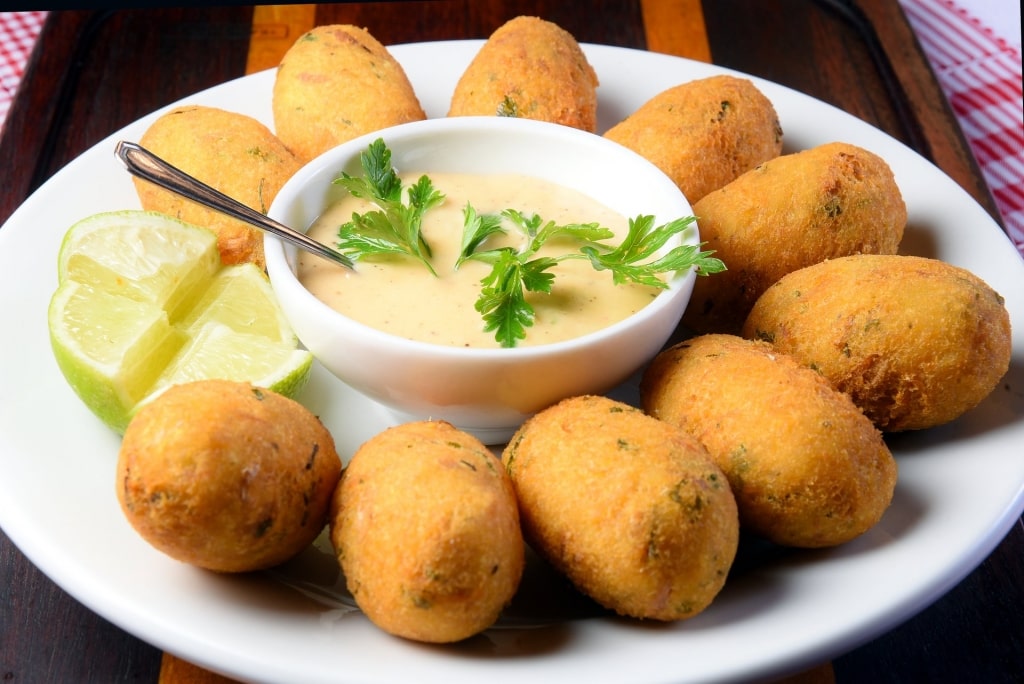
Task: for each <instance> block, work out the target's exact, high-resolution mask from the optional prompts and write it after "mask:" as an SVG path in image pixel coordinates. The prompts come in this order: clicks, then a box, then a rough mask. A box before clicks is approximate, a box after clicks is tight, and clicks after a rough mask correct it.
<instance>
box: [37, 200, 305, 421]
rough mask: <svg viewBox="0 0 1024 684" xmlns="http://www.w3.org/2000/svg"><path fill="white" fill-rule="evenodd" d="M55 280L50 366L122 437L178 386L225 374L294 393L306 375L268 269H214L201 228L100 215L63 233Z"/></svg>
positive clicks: (210, 240) (136, 215)
mask: <svg viewBox="0 0 1024 684" xmlns="http://www.w3.org/2000/svg"><path fill="white" fill-rule="evenodd" d="M211 250H212V251H211ZM211 254H212V255H213V260H211ZM58 277H59V285H58V288H57V290H56V291H55V292H54V294H53V296H52V298H51V300H50V307H49V311H48V325H49V329H50V342H51V346H52V348H53V352H54V357H55V359H56V361H57V365H58V367H59V368H60V370H61V372H62V373H63V374H64V377H65V378H66V379H67V381H68V383H69V384H70V385H71V387H72V389H73V390H74V391H75V393H76V394H77V395H78V397H79V398H80V399H81V400H82V401H83V402H84V403H85V405H86V406H88V407H89V408H90V409H91V410H92V411H93V413H95V414H96V415H97V416H98V417H99V418H100V419H101V420H102V421H103V422H104V423H106V424H107V425H108V426H110V427H111V428H112V429H113V430H115V431H116V432H118V433H121V434H123V433H124V430H125V429H126V428H127V426H128V423H129V422H130V420H131V418H132V416H133V415H134V414H135V412H136V411H137V410H138V408H139V407H140V406H142V405H144V404H146V403H148V402H149V401H151V400H152V399H153V398H154V397H155V396H157V395H159V394H160V393H162V392H163V391H164V390H165V389H166V388H167V387H170V386H172V385H174V384H178V383H182V382H189V381H191V380H199V379H205V378H221V379H230V380H238V381H248V382H251V383H252V384H254V385H257V386H260V387H264V388H267V389H270V390H272V391H275V392H278V393H280V394H283V395H285V396H289V397H293V396H295V395H296V394H297V393H298V392H299V391H300V390H301V389H302V388H303V387H304V386H305V384H306V382H307V381H308V379H309V375H310V373H311V371H312V365H313V364H312V362H313V357H312V355H311V354H310V353H309V352H308V351H306V350H304V349H301V348H300V347H299V343H298V340H297V338H296V336H295V334H294V332H293V331H292V329H291V327H290V325H289V324H288V322H287V319H286V318H285V317H284V313H283V312H282V311H281V308H280V306H279V305H278V303H277V299H276V296H275V295H274V292H273V289H272V287H271V286H270V282H269V280H268V279H267V277H266V274H265V273H264V272H263V271H262V270H261V269H259V268H258V267H257V266H255V265H253V264H240V265H230V266H223V265H221V263H220V257H219V253H218V252H217V249H216V236H215V235H214V234H213V232H212V231H209V230H207V229H205V228H199V227H196V226H191V225H189V224H185V223H182V222H181V221H178V220H176V219H173V218H171V217H169V216H164V215H162V214H157V213H155V212H147V211H137V210H136V211H132V210H126V211H120V212H108V213H105V214H98V215H95V216H92V217H89V218H86V219H83V220H82V221H80V222H78V223H76V224H75V225H74V226H72V228H71V229H69V231H68V233H67V234H66V235H65V237H64V240H63V241H62V243H61V248H60V253H59V256H58Z"/></svg>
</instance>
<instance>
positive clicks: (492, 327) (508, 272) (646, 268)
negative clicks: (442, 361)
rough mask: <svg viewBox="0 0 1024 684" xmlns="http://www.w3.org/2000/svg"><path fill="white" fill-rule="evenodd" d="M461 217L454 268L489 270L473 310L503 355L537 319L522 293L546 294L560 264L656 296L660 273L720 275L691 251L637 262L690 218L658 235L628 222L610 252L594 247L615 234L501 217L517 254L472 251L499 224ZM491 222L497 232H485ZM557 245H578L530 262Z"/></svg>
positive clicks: (649, 219)
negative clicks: (518, 241) (572, 263)
mask: <svg viewBox="0 0 1024 684" xmlns="http://www.w3.org/2000/svg"><path fill="white" fill-rule="evenodd" d="M464 215H465V217H466V221H465V228H464V233H463V241H462V244H463V250H462V253H461V254H460V255H459V261H458V263H459V264H461V263H463V262H465V261H468V260H471V259H472V260H477V261H483V262H486V263H488V264H490V265H491V272H490V273H488V274H487V275H486V276H484V278H483V279H482V280H481V281H480V283H481V285H482V286H483V287H482V289H481V291H480V296H479V297H478V298H477V301H476V304H475V307H476V310H477V311H478V312H480V314H481V315H482V316H483V320H484V330H485V331H486V332H494V334H495V339H496V340H497V341H498V343H499V344H500V345H501V346H503V347H514V346H516V344H517V343H518V342H519V341H520V340H523V339H525V338H526V329H527V328H528V327H530V326H532V325H533V322H534V319H535V317H536V312H535V310H534V308H533V306H531V305H530V303H529V301H527V299H526V293H527V292H544V293H549V294H550V292H551V288H552V285H553V283H554V280H555V274H553V273H551V269H552V268H554V267H555V266H556V265H557V264H558V263H560V262H562V261H566V260H569V259H589V260H590V263H591V265H592V266H593V267H594V268H595V269H596V270H598V271H604V270H608V271H611V273H612V280H613V282H615V283H616V284H620V285H621V284H624V283H638V284H640V285H647V286H649V287H655V288H658V289H665V288H667V287H668V283H666V282H665V281H664V280H662V279H661V278H659V277H658V276H659V274H662V273H671V272H676V271H681V270H685V269H687V268H694V269H696V271H697V273H698V274H699V275H708V274H710V273H717V272H719V271H722V270H724V269H725V265H724V264H723V263H722V262H721V261H720V260H719V259H716V258H714V257H712V256H711V252H710V251H701V250H700V248H699V246H697V245H679V246H677V247H674V248H673V249H671V250H669V252H668V253H667V254H665V255H664V256H661V257H659V258H657V259H655V260H654V261H646V262H645V261H644V260H645V259H649V258H650V257H652V256H654V255H655V254H656V253H657V252H658V251H659V250H660V249H662V247H664V246H665V245H666V244H667V243H668V241H669V240H670V239H671V238H672V237H673V236H674V235H677V234H679V233H681V232H683V231H684V230H686V228H687V227H688V226H690V225H691V224H692V223H693V222H694V221H695V220H696V219H695V218H694V217H692V216H691V217H687V218H682V219H676V220H674V221H670V222H669V223H666V224H664V225H661V226H657V227H655V226H654V217H653V216H638V217H637V218H635V219H630V221H629V230H628V232H627V234H626V237H625V238H624V239H623V240H622V242H621V243H620V244H619V245H618V246H617V247H615V248H612V247H609V246H607V245H605V244H602V243H601V241H602V240H607V239H610V238H613V237H615V234H614V233H613V232H612V231H611V230H609V229H608V228H605V227H603V226H601V225H599V224H597V223H571V224H566V225H557V224H556V223H555V222H554V221H548V222H547V223H544V222H543V220H542V219H541V218H540V217H539V216H537V215H536V214H533V215H532V216H529V217H527V216H526V215H524V214H523V213H521V212H519V211H515V210H512V209H508V210H505V211H504V212H502V213H501V214H500V217H504V218H506V219H508V220H509V222H510V223H511V224H512V225H513V226H514V227H515V228H517V229H518V230H519V231H520V232H521V233H522V234H523V236H524V238H525V239H524V246H523V247H521V248H518V249H517V248H515V247H499V248H496V249H491V250H483V251H474V250H475V249H476V248H477V247H478V246H479V245H481V244H482V243H483V241H484V240H485V239H486V237H489V236H490V235H492V234H494V233H497V232H501V231H502V228H501V223H500V220H498V218H500V217H498V218H494V217H495V215H489V216H491V217H492V218H491V219H490V221H484V220H483V219H477V216H478V215H477V214H476V212H475V211H473V209H472V207H467V209H466V211H465V212H464ZM471 217H472V220H471ZM495 222H497V226H498V227H494V226H493V225H492V224H493V223H495ZM556 238H568V239H570V240H571V241H573V242H575V243H577V244H578V245H579V247H578V250H577V251H570V252H565V253H562V254H559V255H557V256H537V252H538V251H539V250H540V248H541V247H542V246H544V244H545V243H547V242H548V241H549V240H553V239H556Z"/></svg>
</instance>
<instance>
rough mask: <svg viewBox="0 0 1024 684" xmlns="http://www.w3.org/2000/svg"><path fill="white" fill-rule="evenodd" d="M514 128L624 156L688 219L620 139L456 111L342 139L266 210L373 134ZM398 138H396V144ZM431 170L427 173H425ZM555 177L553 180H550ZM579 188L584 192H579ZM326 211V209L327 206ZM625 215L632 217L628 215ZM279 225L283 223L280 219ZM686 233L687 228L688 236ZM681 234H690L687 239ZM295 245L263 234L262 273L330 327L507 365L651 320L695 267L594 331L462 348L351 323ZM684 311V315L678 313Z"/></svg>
mask: <svg viewBox="0 0 1024 684" xmlns="http://www.w3.org/2000/svg"><path fill="white" fill-rule="evenodd" d="M509 130H514V131H516V132H518V133H519V134H521V135H530V134H534V135H542V136H545V137H548V138H552V139H554V138H557V139H564V140H568V141H569V142H570V143H571V144H572V145H599V146H602V147H605V148H606V149H607V151H608V153H609V154H610V155H614V158H616V159H621V160H626V161H628V162H629V163H630V164H633V165H635V166H636V167H638V168H639V169H642V170H644V171H645V173H646V174H649V175H650V176H651V178H652V182H655V183H659V184H661V185H662V187H663V188H664V190H665V192H666V193H667V194H669V195H672V196H673V199H676V200H680V201H681V202H682V206H683V207H685V208H686V209H688V212H686V213H683V214H682V215H681V216H673V217H671V218H668V219H666V220H674V219H675V218H686V217H689V216H693V215H694V213H693V208H692V205H691V204H690V202H689V200H688V199H687V198H686V197H685V195H684V194H683V192H682V191H681V190H680V189H679V187H678V186H677V185H676V184H675V182H673V181H672V179H671V178H669V176H668V175H667V174H665V172H664V171H662V170H661V169H660V168H658V167H657V166H656V165H655V164H654V163H652V162H651V161H649V160H648V159H647V158H646V157H643V156H642V155H640V154H639V153H637V152H635V151H633V150H631V149H630V148H628V147H626V146H624V145H621V144H620V143H618V142H615V141H612V140H609V139H607V138H605V137H603V136H601V135H598V134H596V133H590V132H587V131H584V130H581V129H577V128H572V127H570V126H565V125H562V124H556V123H551V122H546V121H538V120H533V119H522V118H512V117H498V116H460V117H443V118H431V119H422V120H418V121H412V122H408V123H402V124H397V125H395V126H390V127H387V128H382V129H380V130H377V131H373V132H371V133H366V134H363V135H360V136H358V137H356V138H352V139H350V140H347V141H345V142H342V143H340V144H338V145H336V146H334V147H332V148H330V149H328V150H325V151H324V152H322V153H321V154H319V155H317V156H316V157H314V158H313V159H311V160H310V161H308V162H306V163H305V164H303V165H302V167H301V168H300V169H299V170H298V171H296V172H295V173H294V174H292V176H291V177H290V178H289V179H288V180H287V181H286V182H285V184H284V185H283V186H282V187H281V188H280V189H279V190H278V192H277V194H276V195H275V197H274V200H273V201H272V202H271V205H270V208H269V210H268V212H267V215H268V216H269V217H270V218H272V219H275V220H277V221H282V216H281V215H282V214H283V213H285V204H286V203H288V204H291V203H293V202H295V201H296V200H297V199H298V198H299V197H300V196H301V194H302V191H303V189H304V187H305V186H306V185H307V184H308V183H309V182H311V181H312V180H314V179H315V177H316V176H320V175H322V174H324V173H325V171H326V170H327V169H330V174H329V175H330V177H331V178H332V179H333V178H336V177H337V176H338V173H339V172H340V169H342V168H344V167H345V166H347V165H349V164H351V162H352V160H353V159H355V158H358V155H359V154H360V152H362V151H363V150H365V149H366V147H367V146H368V145H369V144H370V143H371V142H373V141H374V140H376V139H378V138H382V139H383V140H384V141H385V142H386V143H387V145H388V147H389V148H390V149H395V145H398V144H405V143H408V144H415V143H416V141H417V139H422V138H423V137H425V136H433V135H438V134H448V135H453V134H454V135H457V134H459V133H469V132H495V133H499V132H500V133H505V134H507V133H508V132H509ZM393 141H397V142H393ZM424 173H427V174H428V175H429V173H430V171H429V170H427V171H424ZM552 182H556V181H552ZM581 192H585V191H583V190H581ZM324 209H326V207H325V208H324ZM627 218H630V219H631V218H632V217H631V216H627ZM282 222H283V221H282ZM292 228H294V229H295V230H298V231H300V232H303V233H304V232H306V231H307V230H308V229H309V226H308V225H306V226H292ZM687 231H688V233H686V234H683V233H681V234H680V236H679V238H678V239H679V241H680V242H679V244H689V243H691V242H692V243H693V244H697V245H699V244H700V233H699V225H698V222H697V221H694V222H693V223H692V224H691V226H690V227H688V228H687ZM689 231H692V233H690V232H689ZM684 235H687V237H686V238H685V239H684V237H683V236H684ZM670 244H672V243H670ZM297 251H298V248H297V247H295V246H293V245H290V244H288V243H286V242H284V241H283V240H280V239H279V238H277V237H275V236H273V235H270V234H267V235H265V236H264V255H265V259H266V265H267V273H268V276H269V278H270V281H271V285H272V287H274V289H275V291H276V290H277V289H278V287H287V288H289V289H292V290H295V291H297V294H298V296H299V297H300V298H301V300H302V301H303V303H304V304H305V305H306V306H311V307H314V308H317V309H319V310H320V311H321V312H322V314H321V315H322V316H324V317H333V319H334V320H335V323H334V324H332V326H335V325H337V326H341V327H342V328H350V329H354V330H355V331H356V332H358V334H360V335H361V336H364V337H365V338H366V339H367V340H368V341H370V343H372V344H378V345H379V344H387V345H388V346H400V347H401V348H402V349H405V350H407V351H409V352H410V353H417V354H421V355H422V354H430V355H433V356H435V357H438V358H447V357H458V358H462V359H467V360H470V359H472V360H488V359H495V360H501V361H505V362H509V361H512V360H526V359H530V358H533V357H540V356H548V355H553V354H559V353H565V352H571V351H573V350H575V349H580V348H584V347H588V346H590V345H591V344H595V343H598V342H600V341H602V340H603V339H606V338H607V339H612V338H615V337H617V336H618V335H619V334H621V333H623V332H625V331H626V330H628V329H631V328H633V327H634V326H637V325H642V324H643V323H644V322H645V321H648V320H649V319H654V318H656V317H657V316H658V315H659V314H661V313H662V311H663V310H664V309H665V308H667V307H671V306H672V304H673V303H674V302H675V301H676V299H677V298H678V297H681V296H686V297H689V295H690V294H691V292H692V288H691V287H688V281H692V280H694V279H695V278H696V272H695V271H694V269H692V268H691V269H688V270H687V271H685V272H677V273H675V274H674V275H673V276H672V277H671V278H669V279H668V280H667V281H666V282H667V283H668V285H669V287H668V288H666V289H664V290H662V291H660V292H659V293H658V294H657V295H656V296H655V297H654V298H653V299H652V300H651V301H650V302H649V303H648V304H646V305H645V306H643V307H642V308H641V309H639V310H638V311H636V312H634V313H632V314H630V315H629V316H627V317H625V318H623V319H620V320H618V321H616V322H614V323H612V324H610V325H607V326H605V327H603V328H600V329H598V330H594V331H591V332H589V333H585V334H583V335H578V336H576V337H572V338H569V339H565V340H559V341H555V342H545V343H540V344H526V345H519V346H515V347H464V346H455V345H445V344H436V343H433V342H426V341H423V340H416V339H412V338H408V337H403V336H401V335H396V334H394V333H390V332H387V331H385V330H381V329H379V328H376V327H374V326H371V325H369V324H366V323H363V322H361V321H358V320H355V319H353V318H351V317H349V316H346V315H345V314H343V313H341V312H339V311H337V310H336V309H334V308H332V307H331V306H330V305H328V304H327V303H325V302H323V301H322V300H320V299H319V298H318V297H316V295H314V294H313V293H312V292H310V291H309V290H308V289H307V288H306V287H305V286H304V285H303V284H302V282H301V281H300V280H299V277H298V274H297V273H296V271H295V267H294V264H295V255H296V253H297ZM680 313H682V312H680Z"/></svg>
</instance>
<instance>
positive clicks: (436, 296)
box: [298, 172, 660, 348]
mask: <svg viewBox="0 0 1024 684" xmlns="http://www.w3.org/2000/svg"><path fill="white" fill-rule="evenodd" d="M420 175H422V174H420V173H416V174H402V181H403V188H404V187H408V186H409V185H411V184H413V183H414V182H415V181H416V179H417V178H419V176H420ZM427 175H428V176H429V177H430V179H431V181H432V182H433V185H434V187H435V188H436V189H437V190H438V191H440V192H442V193H444V195H445V200H444V202H443V203H442V204H440V205H439V206H436V207H434V208H432V209H430V210H429V211H427V213H426V214H425V215H424V219H423V226H422V233H423V236H424V238H425V239H426V241H427V243H428V244H429V245H430V247H431V250H432V253H433V257H432V260H431V263H432V265H433V268H434V270H435V271H436V272H437V277H434V276H433V275H432V274H431V273H430V271H429V270H427V268H426V266H424V264H423V263H421V262H419V261H417V260H415V259H413V258H406V257H387V258H382V257H373V258H372V259H361V260H359V261H357V262H356V270H355V271H352V270H350V269H346V268H343V267H341V266H338V265H335V264H332V263H330V262H329V261H327V260H325V259H322V258H319V257H316V256H313V255H310V254H306V253H305V252H300V253H299V267H298V276H299V280H300V282H302V283H303V285H305V286H306V287H307V288H308V289H309V290H310V292H312V293H313V294H314V295H315V296H316V297H317V298H318V299H320V300H321V301H323V302H325V303H326V304H328V305H329V306H331V307H332V308H334V309H335V310H337V311H340V312H341V313H343V314H345V315H346V316H348V317H350V318H352V319H353V320H356V321H359V322H361V323H363V324H365V325H369V326H371V327H374V328H377V329H379V330H383V331H386V332H389V333H391V334H393V335H399V336H402V337H406V338H409V339H413V340H419V341H422V342H429V343H433V344H440V345H449V346H459V347H479V348H497V347H500V345H499V344H498V342H497V341H496V340H495V339H494V333H493V331H492V332H484V329H483V328H484V323H483V319H482V317H481V315H480V313H479V312H478V311H477V310H476V309H475V308H474V304H475V302H476V299H477V297H478V296H479V294H480V289H481V285H480V279H481V278H483V277H484V276H486V275H487V274H488V273H489V272H490V269H491V267H490V265H488V264H484V263H481V262H478V261H468V262H464V263H463V264H462V265H461V266H460V267H459V270H457V271H456V270H454V264H455V261H456V259H457V258H458V255H459V249H460V245H461V239H462V230H463V214H462V211H463V208H464V207H465V205H466V203H467V202H468V203H470V204H472V206H473V208H474V209H476V211H477V213H479V214H484V213H491V212H495V213H496V212H501V211H503V210H505V209H516V210H518V211H521V212H522V213H524V214H525V215H527V216H529V215H532V214H534V213H536V214H538V215H539V216H540V217H541V218H542V219H543V220H544V222H545V223H546V222H548V221H554V222H555V223H557V224H559V225H562V224H568V223H590V222H598V223H600V224H601V225H602V226H604V227H606V228H609V229H611V230H612V231H614V232H615V234H616V238H612V239H610V240H606V241H604V242H605V243H607V244H609V245H614V244H617V243H618V241H619V240H621V238H622V237H623V236H625V234H626V231H627V228H628V221H627V219H626V218H625V217H623V216H621V215H620V214H617V213H615V212H613V211H612V210H611V209H609V208H607V207H605V206H604V205H602V204H601V203H599V202H597V201H596V200H594V199H592V198H590V197H587V196H586V195H584V194H582V193H579V192H577V191H575V190H572V189H569V188H566V187H563V186H559V185H557V184H554V183H550V182H548V181H544V180H541V179H537V178H532V177H526V176H518V175H475V174H453V173H435V172H429V173H428V174H427ZM404 192H405V190H404V189H403V198H404V196H405V195H404ZM374 209H375V207H374V205H372V204H371V203H369V202H367V201H365V200H362V199H359V198H356V197H352V196H346V197H345V198H344V199H342V200H341V201H339V202H337V203H336V204H334V205H332V206H330V207H329V208H328V209H327V210H326V211H325V212H324V213H323V214H322V215H321V216H320V217H319V218H318V219H317V220H316V221H315V222H314V223H313V225H312V226H311V227H310V229H309V235H310V237H312V238H314V239H316V240H319V241H320V242H322V243H324V244H326V245H330V246H335V245H337V242H338V228H339V226H341V225H342V224H344V223H346V222H348V221H349V220H351V218H352V214H353V213H354V212H355V213H366V212H368V211H372V210H374ZM521 242H522V238H521V237H520V235H519V234H518V233H517V232H516V231H515V230H510V231H509V233H508V234H507V235H503V236H501V235H499V236H495V237H491V238H489V239H488V241H487V242H486V243H485V244H484V245H483V248H485V249H486V248H492V247H495V246H503V245H517V246H518V245H519V244H520V243H521ZM577 249H578V246H577V245H575V244H567V243H566V242H564V241H562V242H561V243H560V244H559V243H558V242H557V241H556V242H553V243H551V244H548V245H545V246H544V247H543V248H542V249H541V250H540V251H539V252H538V256H540V255H544V254H553V253H560V254H561V253H565V252H566V251H576V250H577ZM551 272H552V273H554V274H556V277H555V282H554V285H553V287H552V291H551V293H550V294H546V293H540V292H530V293H527V301H529V303H530V304H531V306H533V307H534V309H535V311H536V319H535V321H534V324H533V326H532V327H528V328H527V329H526V338H525V339H524V340H521V341H520V342H519V343H518V346H532V345H539V344H549V343H552V342H558V341H562V340H567V339H571V338H574V337H579V336H581V335H584V334H587V333H590V332H593V331H596V330H600V329H601V328H605V327H607V326H609V325H611V324H613V323H615V322H617V321H620V320H622V319H624V318H627V317H628V316H630V315H631V314H633V313H635V312H637V311H639V310H640V309H642V308H643V307H644V306H646V305H647V304H649V303H650V302H651V301H652V300H653V299H654V298H655V297H656V296H657V295H658V294H659V292H660V290H658V289H656V288H653V287H648V286H644V285H635V284H624V285H616V284H614V283H613V282H612V276H611V273H610V272H608V271H596V270H594V268H593V267H592V266H591V265H590V262H589V261H588V260H585V259H578V260H577V259H571V260H567V261H563V262H561V263H559V264H558V265H557V266H556V267H555V268H554V269H552V271H551Z"/></svg>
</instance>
